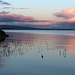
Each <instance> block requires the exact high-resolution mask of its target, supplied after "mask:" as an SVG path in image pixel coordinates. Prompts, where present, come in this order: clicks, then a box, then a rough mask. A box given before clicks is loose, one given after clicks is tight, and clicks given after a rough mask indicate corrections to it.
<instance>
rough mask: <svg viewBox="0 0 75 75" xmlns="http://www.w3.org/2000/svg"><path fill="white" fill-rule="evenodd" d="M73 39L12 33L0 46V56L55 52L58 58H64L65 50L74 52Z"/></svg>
mask: <svg viewBox="0 0 75 75" xmlns="http://www.w3.org/2000/svg"><path fill="white" fill-rule="evenodd" d="M19 35H20V36H19ZM73 38H74V37H73V36H64V35H63V36H62V35H46V34H41V35H40V34H27V33H24V34H23V33H14V34H13V33H12V34H11V37H9V38H7V39H6V40H5V41H4V42H2V43H1V44H0V56H1V57H2V56H5V57H6V56H11V55H17V54H19V55H23V54H24V53H25V52H28V51H36V52H39V53H40V52H42V51H50V50H57V51H59V56H61V55H63V56H64V57H66V50H71V52H72V51H74V50H75V42H74V40H75V39H73ZM71 40H72V41H71ZM42 58H43V55H42Z"/></svg>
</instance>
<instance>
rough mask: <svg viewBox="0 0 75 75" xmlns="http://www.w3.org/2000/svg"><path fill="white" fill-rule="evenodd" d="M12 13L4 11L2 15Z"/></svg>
mask: <svg viewBox="0 0 75 75" xmlns="http://www.w3.org/2000/svg"><path fill="white" fill-rule="evenodd" d="M9 13H10V12H6V11H2V12H0V14H9Z"/></svg>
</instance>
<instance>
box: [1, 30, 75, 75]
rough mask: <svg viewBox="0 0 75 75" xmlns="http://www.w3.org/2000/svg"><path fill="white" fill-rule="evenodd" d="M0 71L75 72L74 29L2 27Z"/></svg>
mask: <svg viewBox="0 0 75 75" xmlns="http://www.w3.org/2000/svg"><path fill="white" fill-rule="evenodd" d="M6 32H7V34H9V36H10V37H8V38H6V40H5V41H4V42H2V43H0V75H75V31H35V30H34V31H31V30H29V31H6Z"/></svg>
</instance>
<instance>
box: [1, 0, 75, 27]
mask: <svg viewBox="0 0 75 75" xmlns="http://www.w3.org/2000/svg"><path fill="white" fill-rule="evenodd" d="M8 23H10V24H16V23H18V24H22V23H23V24H31V25H48V26H49V27H51V28H53V27H55V28H67V27H68V28H75V26H74V25H75V0H0V24H8Z"/></svg>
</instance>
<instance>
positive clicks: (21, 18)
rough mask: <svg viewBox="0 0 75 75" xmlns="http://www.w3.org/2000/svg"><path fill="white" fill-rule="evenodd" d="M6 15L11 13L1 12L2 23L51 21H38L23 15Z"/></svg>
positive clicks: (0, 20) (0, 19)
mask: <svg viewBox="0 0 75 75" xmlns="http://www.w3.org/2000/svg"><path fill="white" fill-rule="evenodd" d="M2 13H4V14H2ZM6 13H9V12H1V14H0V22H49V20H36V19H34V18H33V17H31V16H23V15H21V14H6Z"/></svg>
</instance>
